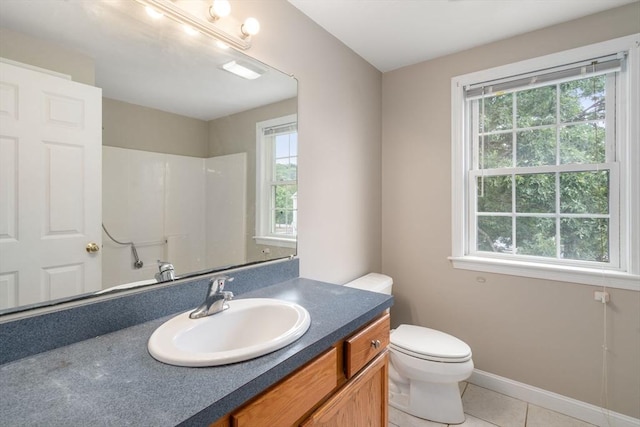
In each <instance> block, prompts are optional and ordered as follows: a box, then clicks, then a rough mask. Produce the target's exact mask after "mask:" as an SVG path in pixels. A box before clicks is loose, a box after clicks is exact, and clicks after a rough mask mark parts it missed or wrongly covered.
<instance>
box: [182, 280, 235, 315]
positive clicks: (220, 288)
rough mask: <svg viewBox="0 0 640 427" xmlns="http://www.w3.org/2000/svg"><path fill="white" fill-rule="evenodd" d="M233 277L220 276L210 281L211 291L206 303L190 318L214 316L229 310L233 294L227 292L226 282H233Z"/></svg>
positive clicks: (209, 290)
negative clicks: (229, 302) (228, 302)
mask: <svg viewBox="0 0 640 427" xmlns="http://www.w3.org/2000/svg"><path fill="white" fill-rule="evenodd" d="M232 281H233V277H228V276H218V277H213V278H212V279H211V280H210V281H209V289H208V290H207V297H206V298H205V300H204V302H203V303H202V304H200V306H199V307H198V308H196V309H195V310H194V311H193V312H191V314H189V317H190V318H192V319H199V318H201V317H206V316H211V315H212V314H216V313H220V312H221V311H223V310H226V309H227V308H229V304H227V301H229V300H230V299H232V298H233V292H229V291H225V290H224V284H225V282H232Z"/></svg>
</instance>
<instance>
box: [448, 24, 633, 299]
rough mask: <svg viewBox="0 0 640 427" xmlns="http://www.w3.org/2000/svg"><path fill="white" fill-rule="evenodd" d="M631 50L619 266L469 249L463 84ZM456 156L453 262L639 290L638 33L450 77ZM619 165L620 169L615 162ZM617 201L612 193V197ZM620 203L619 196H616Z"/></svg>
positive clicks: (619, 145) (625, 78)
mask: <svg viewBox="0 0 640 427" xmlns="http://www.w3.org/2000/svg"><path fill="white" fill-rule="evenodd" d="M618 52H626V53H627V57H626V61H625V65H624V67H625V68H626V70H625V72H624V73H620V76H619V78H618V83H619V84H618V85H617V86H616V98H617V102H618V105H619V108H618V110H617V118H616V126H617V127H616V134H617V135H618V137H617V142H616V158H617V159H620V162H619V164H618V165H617V172H616V173H619V174H620V175H619V176H620V186H619V193H618V194H617V195H616V196H617V198H618V200H619V206H620V216H619V218H620V222H619V228H620V242H613V241H612V242H611V245H614V244H615V245H616V248H615V250H616V251H619V253H618V256H619V263H618V265H616V266H611V267H607V268H604V267H602V266H598V267H594V266H592V265H589V266H585V265H582V264H581V263H580V262H570V261H567V262H563V260H560V261H561V262H557V261H556V262H548V261H542V260H539V259H535V258H533V257H530V258H527V257H511V259H510V258H509V257H499V256H495V255H493V254H490V253H480V252H474V251H472V250H471V249H470V247H471V246H470V245H471V243H470V242H473V241H474V236H470V234H471V233H470V232H469V230H470V227H469V222H470V220H469V219H470V217H471V214H470V211H469V209H470V207H469V204H470V203H469V200H471V199H472V197H469V195H468V192H469V188H470V181H469V180H470V179H471V175H472V169H473V158H472V153H471V147H470V146H469V137H468V135H466V132H467V126H466V123H467V121H468V119H469V118H468V117H467V114H469V113H467V109H466V101H465V93H464V92H465V87H466V86H468V85H472V84H476V83H479V82H485V81H492V80H496V79H501V78H506V77H509V76H517V75H520V74H526V73H530V72H532V71H535V70H544V69H550V68H553V67H559V66H562V65H565V64H570V63H575V62H579V61H584V60H588V59H590V58H596V57H602V56H606V55H610V54H615V53H618ZM451 105H452V112H451V136H452V145H451V158H452V165H451V166H452V205H451V209H452V255H451V257H450V258H449V259H450V260H451V261H452V264H453V267H454V268H460V269H466V270H475V271H482V272H489V273H500V274H508V275H514V276H522V277H533V278H540V279H547V280H558V281H566V282H573V283H581V284H587V285H596V286H608V287H613V288H621V289H631V290H640V191H639V190H638V189H640V167H639V165H640V123H639V122H638V119H637V118H638V117H640V34H634V35H631V36H626V37H621V38H617V39H613V40H609V41H606V42H602V43H597V44H593V45H589V46H584V47H580V48H577V49H572V50H568V51H564V52H559V53H555V54H551V55H547V56H543V57H539V58H534V59H530V60H525V61H521V62H517V63H514V64H509V65H504V66H500V67H495V68H491V69H488V70H483V71H478V72H474V73H470V74H465V75H462V76H457V77H454V78H452V79H451ZM614 169H616V168H614ZM613 199H615V197H614V198H613ZM612 203H615V200H612Z"/></svg>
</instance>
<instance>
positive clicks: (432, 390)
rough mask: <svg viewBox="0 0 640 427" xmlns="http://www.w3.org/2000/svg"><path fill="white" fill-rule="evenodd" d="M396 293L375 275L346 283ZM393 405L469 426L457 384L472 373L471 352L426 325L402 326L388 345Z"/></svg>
mask: <svg viewBox="0 0 640 427" xmlns="http://www.w3.org/2000/svg"><path fill="white" fill-rule="evenodd" d="M345 286H349V287H352V288H358V289H363V290H367V291H373V292H380V293H384V294H391V288H392V286H393V280H392V279H391V277H389V276H385V275H383V274H378V273H370V274H367V275H366V276H362V277H360V278H358V279H356V280H354V281H352V282H349V283H347V284H345ZM389 353H390V366H389V404H390V405H391V406H393V407H395V408H397V409H399V410H401V411H403V412H407V413H409V414H411V415H414V416H416V417H419V418H425V419H427V420H430V421H436V422H440V423H445V424H460V423H463V422H464V411H463V410H462V399H461V398H460V390H459V388H458V382H460V381H464V380H466V379H467V378H469V376H470V375H471V372H473V361H472V360H471V348H469V346H468V345H467V344H466V343H464V342H463V341H461V340H459V339H458V338H456V337H453V336H451V335H448V334H445V333H444V332H440V331H436V330H434V329H429V328H424V327H422V326H413V325H400V326H399V327H398V328H397V329H394V330H392V331H391V341H390V345H389Z"/></svg>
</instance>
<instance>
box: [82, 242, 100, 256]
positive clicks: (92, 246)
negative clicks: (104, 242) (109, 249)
mask: <svg viewBox="0 0 640 427" xmlns="http://www.w3.org/2000/svg"><path fill="white" fill-rule="evenodd" d="M85 249H86V250H87V252H89V253H90V254H94V253H96V252H98V251H99V250H100V246H98V244H97V243H93V242H91V243H89V244H88V245H87V247H86V248H85Z"/></svg>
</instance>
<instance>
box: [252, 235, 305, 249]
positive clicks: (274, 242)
mask: <svg viewBox="0 0 640 427" xmlns="http://www.w3.org/2000/svg"><path fill="white" fill-rule="evenodd" d="M253 238H254V240H255V241H256V244H258V245H266V246H277V247H280V248H293V249H295V247H296V243H297V239H295V238H285V237H270V236H254V237H253Z"/></svg>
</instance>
